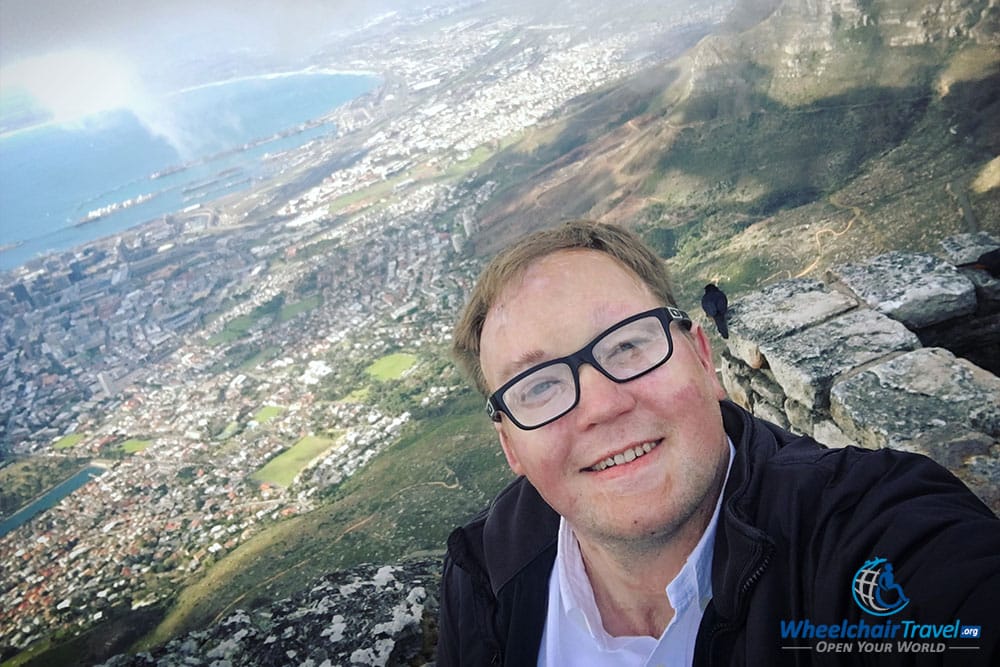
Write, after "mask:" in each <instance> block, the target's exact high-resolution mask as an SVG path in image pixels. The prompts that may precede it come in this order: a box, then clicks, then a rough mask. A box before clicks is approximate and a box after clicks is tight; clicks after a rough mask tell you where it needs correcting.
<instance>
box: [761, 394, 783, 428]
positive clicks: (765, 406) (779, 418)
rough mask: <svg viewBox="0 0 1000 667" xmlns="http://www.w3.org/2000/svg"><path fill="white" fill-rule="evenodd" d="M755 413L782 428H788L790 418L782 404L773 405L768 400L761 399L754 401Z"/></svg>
mask: <svg viewBox="0 0 1000 667" xmlns="http://www.w3.org/2000/svg"><path fill="white" fill-rule="evenodd" d="M753 414H754V415H755V416H757V417H760V418H761V419H765V420H767V421H769V422H771V423H772V424H777V425H778V426H780V427H781V428H785V429H787V428H788V426H789V424H788V418H787V417H786V416H785V413H784V411H783V410H782V406H777V405H771V404H770V403H768V402H766V401H759V402H757V403H754V406H753Z"/></svg>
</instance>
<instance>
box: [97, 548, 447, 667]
mask: <svg viewBox="0 0 1000 667" xmlns="http://www.w3.org/2000/svg"><path fill="white" fill-rule="evenodd" d="M440 569H441V560H440V558H431V559H425V560H419V561H416V560H415V561H406V562H403V563H400V564H397V565H391V566H390V565H386V566H377V565H359V566H357V567H355V568H352V569H350V570H346V571H343V572H337V573H335V574H330V575H327V576H325V577H322V578H320V579H318V580H316V581H313V582H312V583H311V584H310V585H309V587H308V588H306V589H305V590H303V591H302V592H300V593H298V594H296V595H294V596H292V597H290V598H286V599H284V600H278V601H276V602H274V603H272V604H271V606H270V607H268V608H267V609H261V610H254V611H249V612H248V611H244V610H237V611H235V612H233V613H232V614H230V615H229V616H228V617H226V618H225V619H223V620H222V621H221V622H219V623H217V624H215V625H213V626H210V627H209V628H206V629H205V630H201V631H198V632H192V633H189V634H188V635H186V636H184V637H180V638H178V639H175V640H172V641H170V642H169V643H167V644H166V645H165V646H161V647H159V648H156V649H153V650H152V651H149V652H145V653H139V654H136V655H118V656H114V657H112V658H111V659H109V660H108V661H107V662H105V663H104V665H105V666H106V667H136V666H138V665H144V666H148V665H157V666H159V665H164V666H166V665H183V664H192V665H193V664H211V665H216V666H217V667H222V665H229V666H230V667H257V666H259V665H313V666H314V667H319V666H320V665H423V664H428V663H429V661H430V660H431V659H432V658H433V656H432V655H430V653H429V652H428V647H433V645H434V640H435V637H433V636H431V637H426V638H425V637H424V633H425V630H426V629H427V628H431V632H433V628H434V626H435V622H436V618H437V590H438V584H439V580H440V576H439V573H440ZM431 650H432V649H431Z"/></svg>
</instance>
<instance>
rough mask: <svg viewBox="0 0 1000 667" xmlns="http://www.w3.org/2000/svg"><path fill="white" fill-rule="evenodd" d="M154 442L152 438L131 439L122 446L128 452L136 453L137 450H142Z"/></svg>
mask: <svg viewBox="0 0 1000 667" xmlns="http://www.w3.org/2000/svg"><path fill="white" fill-rule="evenodd" d="M151 444H153V441H152V440H137V439H134V438H133V439H130V440H126V441H125V442H123V443H122V444H121V445H120V447H121V449H122V451H123V452H125V453H126V454H135V453H136V452H141V451H142V450H144V449H146V448H147V447H149V446H150V445H151Z"/></svg>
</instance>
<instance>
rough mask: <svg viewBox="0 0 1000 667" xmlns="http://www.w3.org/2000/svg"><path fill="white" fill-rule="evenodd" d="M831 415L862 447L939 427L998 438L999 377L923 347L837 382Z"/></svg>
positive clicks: (898, 440)
mask: <svg viewBox="0 0 1000 667" xmlns="http://www.w3.org/2000/svg"><path fill="white" fill-rule="evenodd" d="M830 413H831V415H832V416H833V419H834V421H835V422H836V423H837V425H838V426H840V428H841V429H843V431H844V433H846V434H847V435H848V436H849V437H851V438H853V439H855V440H857V441H858V442H859V443H861V444H863V445H864V446H866V447H876V448H877V447H895V446H898V445H899V444H900V443H902V442H904V441H907V440H914V439H916V438H919V437H920V436H922V435H924V434H927V433H931V432H934V431H935V430H937V429H941V428H945V427H947V428H950V429H953V430H954V429H960V430H974V431H979V432H982V433H985V434H986V435H988V436H990V437H993V438H996V437H998V436H1000V378H998V377H996V376H995V375H992V374H991V373H988V372H986V371H984V370H983V369H981V368H979V367H978V366H975V365H974V364H972V363H969V362H968V361H966V360H965V359H959V358H957V357H955V355H953V354H952V353H951V352H948V351H947V350H944V349H941V348H923V349H919V350H915V351H913V352H910V353H908V354H904V355H901V356H898V357H895V358H893V359H890V360H888V361H886V362H884V363H881V364H877V365H874V366H871V367H869V368H867V369H866V370H864V371H863V372H861V373H858V374H857V375H854V376H853V377H847V378H844V379H842V380H839V381H837V382H836V383H835V384H834V385H833V388H832V390H831V392H830Z"/></svg>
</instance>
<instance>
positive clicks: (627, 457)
mask: <svg viewBox="0 0 1000 667" xmlns="http://www.w3.org/2000/svg"><path fill="white" fill-rule="evenodd" d="M658 444H660V443H659V441H657V442H644V443H643V444H641V445H636V446H635V447H633V448H631V449H626V450H625V451H624V452H622V453H621V454H615V455H614V456H609V457H608V458H606V459H604V460H603V461H601V462H600V463H598V464H596V465H594V466H592V467H591V470H594V471H596V472H600V471H602V470H607V469H608V468H610V467H612V466H617V465H621V464H623V463H631V462H632V461H635V460H636V459H637V458H639V457H640V456H643V455H645V454H648V453H649V452H651V451H653V448H654V447H656V446H657V445H658Z"/></svg>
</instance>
